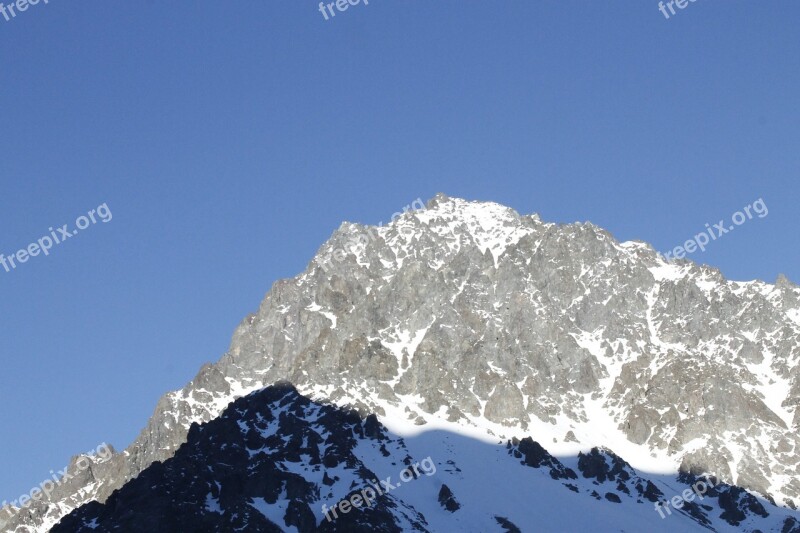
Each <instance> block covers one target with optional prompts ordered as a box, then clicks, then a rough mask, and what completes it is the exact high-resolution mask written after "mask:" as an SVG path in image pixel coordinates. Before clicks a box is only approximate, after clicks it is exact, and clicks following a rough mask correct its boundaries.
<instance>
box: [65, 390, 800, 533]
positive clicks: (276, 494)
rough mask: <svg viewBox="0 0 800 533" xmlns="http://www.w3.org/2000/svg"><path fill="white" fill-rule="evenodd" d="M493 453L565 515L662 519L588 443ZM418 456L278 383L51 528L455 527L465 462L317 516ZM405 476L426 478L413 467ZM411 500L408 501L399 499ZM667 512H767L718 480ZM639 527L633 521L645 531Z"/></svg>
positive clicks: (650, 498)
mask: <svg viewBox="0 0 800 533" xmlns="http://www.w3.org/2000/svg"><path fill="white" fill-rule="evenodd" d="M458 438H459V439H467V438H466V437H463V436H458ZM467 440H468V439H467ZM453 445H456V446H459V445H460V446H461V448H464V447H467V446H466V443H465V442H458V441H456V442H454V443H453ZM492 448H493V447H492V446H490V445H487V446H486V448H485V451H486V455H487V458H488V456H489V455H490V454H491V452H493V451H494V450H493V449H492ZM496 448H499V449H500V450H501V451H502V453H501V454H500V455H501V456H503V457H506V458H507V460H508V461H509V464H512V463H513V464H516V465H517V466H515V467H512V468H518V469H522V470H523V471H524V472H523V473H529V472H531V469H533V470H535V472H534V474H536V477H535V478H533V479H534V481H535V482H536V486H537V487H538V486H539V485H542V484H543V485H545V486H546V488H547V489H548V490H550V491H552V492H553V493H554V494H556V495H557V496H558V497H562V496H563V511H565V510H566V509H570V508H574V507H575V506H576V504H580V502H587V501H588V502H589V503H591V504H592V505H596V504H600V505H603V506H605V507H606V508H607V510H606V511H604V512H612V513H613V512H625V511H624V510H622V507H621V506H620V505H619V504H620V502H623V501H624V502H625V503H627V504H634V503H635V504H638V505H636V507H640V508H646V509H647V513H649V514H651V515H652V516H651V517H649V519H650V520H652V521H654V522H657V523H660V521H661V519H660V518H659V517H658V515H657V514H656V513H654V512H653V511H652V507H653V503H652V502H655V501H659V500H664V499H665V497H664V494H663V493H662V492H661V491H660V490H659V489H658V488H656V486H655V485H654V484H653V483H652V482H651V481H650V480H648V479H646V478H645V477H644V476H643V475H642V474H640V473H637V472H636V471H635V470H634V469H633V468H631V467H630V465H628V463H626V462H625V461H624V460H622V459H621V458H619V457H617V456H616V455H614V454H613V452H611V451H609V450H604V449H597V448H595V449H593V450H591V452H590V453H588V454H581V456H580V457H579V458H577V463H576V465H577V470H578V472H576V471H575V470H573V469H571V468H569V467H567V466H565V465H564V464H563V463H562V461H560V460H559V459H557V458H555V457H553V456H552V455H550V454H549V453H548V452H547V450H545V449H544V448H543V447H542V446H541V445H540V444H539V443H538V442H536V441H534V440H533V439H531V438H525V439H522V440H517V439H514V440H512V441H509V442H507V443H506V445H505V446H500V445H498V446H497V447H496ZM376 458H377V459H380V460H383V461H388V462H386V463H383V464H384V466H382V467H381V468H382V470H381V471H373V470H372V469H371V468H370V467H369V466H368V464H379V463H376V460H377V459H376ZM419 460H420V458H419V457H412V456H411V454H410V453H409V448H408V447H407V446H406V442H405V440H404V439H402V438H398V437H396V436H393V435H392V434H390V432H389V431H388V430H387V429H386V428H385V427H384V426H383V425H382V424H381V423H380V422H379V421H378V419H377V417H375V416H374V415H368V416H366V417H362V416H361V415H359V413H358V412H356V411H354V410H350V409H343V408H339V407H335V406H332V405H327V404H321V403H318V402H315V401H313V400H311V399H309V398H307V397H305V396H303V395H301V394H299V393H298V391H297V390H296V389H295V387H294V386H292V385H291V384H289V383H286V382H282V383H278V384H276V385H273V386H270V387H267V388H265V389H262V390H260V391H258V392H254V393H252V394H250V395H248V396H245V397H243V398H240V399H238V400H236V401H234V402H232V403H231V404H230V405H229V406H228V408H227V409H226V410H225V411H224V412H223V414H222V415H221V416H220V417H218V418H216V419H214V420H212V421H210V422H208V423H206V424H202V425H198V424H194V425H193V426H192V427H191V429H190V430H189V434H188V440H187V442H186V443H185V444H184V445H182V446H181V447H180V448H179V449H178V451H177V452H176V453H175V455H174V457H172V458H170V459H168V460H166V461H164V462H155V463H153V464H152V465H151V466H150V467H148V468H147V469H145V470H144V471H143V472H142V473H141V474H140V475H139V476H138V477H137V478H135V479H133V480H131V481H130V482H128V483H127V484H125V485H124V486H123V487H122V488H121V489H119V490H117V491H115V492H114V493H113V494H112V495H111V496H110V497H109V498H108V500H107V501H106V502H105V504H101V503H98V502H92V503H89V504H87V505H84V506H83V507H81V508H79V509H77V510H75V511H74V512H72V513H71V514H69V515H68V516H66V517H65V518H63V519H62V520H61V522H60V523H59V524H57V525H56V526H55V527H54V528H53V529H52V530H51V531H52V532H54V533H67V532H69V533H75V532H95V533H97V532H107V531H108V532H111V531H117V532H118V531H125V532H147V533H159V532H228V531H244V532H280V531H287V530H288V531H299V532H301V533H304V532H315V531H319V532H332V531H343V532H344V531H347V532H356V533H358V532H364V533H367V532H373V531H377V532H400V531H443V530H442V529H441V524H442V523H448V522H442V520H451V521H452V522H451V523H452V527H451V528H450V529H448V530H449V531H463V530H464V529H463V526H464V523H463V522H460V521H459V514H460V513H461V514H463V513H464V512H465V511H467V512H474V511H475V509H471V510H470V509H464V507H463V506H462V505H461V504H460V503H459V502H460V496H459V494H458V493H456V492H454V491H453V490H451V488H450V487H449V486H448V485H446V484H445V481H447V480H448V479H449V478H447V477H446V476H447V475H458V474H459V473H461V472H462V471H461V468H465V467H466V466H465V465H464V464H461V465H460V466H459V465H456V464H441V463H440V465H439V466H440V468H439V470H438V473H437V474H438V475H433V476H432V477H431V478H430V480H429V481H431V482H432V483H433V486H434V492H432V493H431V494H430V496H429V497H428V499H429V500H430V502H429V503H430V505H427V504H426V503H425V502H424V501H423V503H422V504H420V503H419V502H420V497H418V496H419V493H417V492H415V491H417V490H419V491H422V490H423V489H422V487H423V485H422V482H421V481H417V480H412V481H410V482H409V484H414V483H417V484H418V485H416V486H407V487H403V489H402V490H395V491H386V492H385V493H383V494H380V495H377V496H376V498H375V500H374V502H371V505H370V506H369V507H366V506H361V507H359V508H353V509H351V510H350V512H348V513H342V512H340V513H338V516H337V517H336V518H335V519H332V520H327V519H326V518H325V515H324V514H323V511H322V510H321V509H322V505H323V504H326V505H327V508H331V507H333V506H335V505H336V504H337V503H338V502H339V501H340V500H342V499H344V498H348V499H349V498H351V496H352V495H353V494H357V493H358V492H359V491H360V490H361V489H362V488H363V487H368V486H371V483H370V482H372V481H374V480H380V479H384V478H386V475H387V474H388V473H391V472H397V471H400V470H401V469H403V468H404V466H405V467H407V466H410V465H412V464H414V462H415V461H419ZM448 463H452V461H448ZM389 464H391V465H396V468H395V470H393V471H389V472H386V471H383V468H390V467H388V466H385V465H389ZM391 468H394V467H391ZM428 474H429V472H426V473H425V475H426V476H427V475H428ZM414 477H415V478H417V477H419V478H423V477H424V476H422V475H421V474H419V473H417V474H415V475H414ZM504 481H505V480H503V479H487V480H486V483H487V485H488V486H490V487H493V486H496V487H497V489H496V490H508V489H510V490H522V491H524V490H526V489H528V488H531V487H503V483H504ZM674 481H675V483H685V484H681V488H686V487H687V486H688V484H689V483H691V482H692V481H694V479H689V477H687V479H684V480H674ZM375 485H377V483H375ZM398 485H399V484H398ZM417 487H419V489H417ZM491 490H495V489H493V488H492V489H491ZM576 493H577V494H576ZM412 495H414V496H415V497H416V499H414V502H415V503H412V501H411V500H410V499H408V498H407V497H408V496H412ZM600 495H602V497H600ZM425 497H427V496H423V497H422V498H423V500H424V498H425ZM412 499H413V498H412ZM590 500H594V501H590ZM530 505H531V506H532V507H533V508H534V509H535V507H536V506H537V505H539V503H538V502H537V500H536V499H532V500H531V502H530ZM767 505H769V504H767ZM480 511H485V513H486V515H488V516H491V517H492V519H493V520H495V521H496V523H497V524H498V531H520V530H525V528H523V529H519V528H518V526H517V525H516V524H518V523H520V522H519V518H520V516H521V517H523V518H524V517H525V513H526V512H528V511H529V510H526V509H519V511H518V512H519V513H520V514H519V515H518V516H505V514H504V513H501V512H499V510H495V509H490V508H486V509H481V510H480ZM673 513H675V516H671V517H670V520H673V521H674V522H672V525H673V526H674V527H675V528H676V530H677V529H681V528H682V527H684V526H687V525H693V526H695V527H697V526H700V527H705V528H708V529H713V528H711V527H710V524H711V523H712V522H711V520H710V517H712V516H713V517H720V516H721V517H722V518H723V519H725V520H726V521H727V522H728V523H729V524H731V525H736V524H738V523H739V522H740V521H741V520H744V519H746V518H750V517H757V516H764V517H766V516H768V512H767V511H766V509H765V508H764V507H763V506H762V505H761V503H759V501H758V500H757V499H756V498H755V497H753V496H752V495H750V494H749V493H747V492H746V491H744V490H742V489H739V488H737V487H729V486H724V487H721V486H717V487H716V488H715V490H714V493H713V494H711V493H709V497H707V498H706V499H705V500H704V501H703V504H702V505H692V506H688V507H687V508H685V510H684V511H678V510H673ZM434 514H436V516H434ZM426 515H427V516H426ZM443 516H446V517H447V518H442V517H443ZM433 518H435V519H436V520H431V519H433ZM434 523H436V524H439V527H438V528H437V527H434V525H433V524H434ZM646 526H647V524H646V523H643V524H642V527H643V528H646ZM782 526H783V531H784V533H787V532H792V533H797V532H798V531H800V523H799V522H797V521H795V520H794V519H792V518H787V519H786V521H785V522H784V523H783V524H782Z"/></svg>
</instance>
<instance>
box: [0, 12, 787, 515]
mask: <svg viewBox="0 0 800 533" xmlns="http://www.w3.org/2000/svg"><path fill="white" fill-rule="evenodd" d="M317 5H318V3H317V2H312V1H307V0H291V1H283V2H278V1H275V0H265V1H258V2H256V1H252V0H250V1H244V0H240V1H233V2H224V3H223V2H207V1H189V0H175V1H169V2H167V1H162V2H154V1H147V2H100V1H93V2H87V1H82V2H75V1H67V0H50V1H49V4H47V5H45V4H43V3H41V2H40V3H39V4H38V5H37V6H32V7H30V8H29V9H28V10H27V11H25V12H24V13H20V14H19V15H18V16H17V17H16V18H14V19H12V20H11V21H10V22H5V20H4V19H2V18H0V87H2V89H0V94H2V100H1V101H0V128H2V129H1V130H0V131H1V132H2V142H0V179H2V194H0V228H2V229H1V231H0V253H4V254H6V255H9V254H13V253H14V252H15V251H16V250H18V249H20V248H23V247H26V246H27V245H28V244H29V243H31V242H34V241H35V240H37V239H38V238H39V237H41V236H43V235H45V234H47V233H48V228H49V227H51V226H53V227H58V226H60V225H62V224H64V223H73V221H74V220H75V219H76V218H77V217H78V216H79V215H81V214H83V213H85V212H87V211H89V210H91V209H93V208H96V207H97V206H98V205H100V204H102V203H104V202H105V203H107V204H108V207H109V208H110V210H111V212H112V213H113V220H112V221H111V222H109V223H107V224H103V223H98V224H97V225H95V226H92V227H91V228H90V229H87V230H86V231H85V232H83V233H81V234H79V235H77V236H76V237H73V238H72V239H70V240H69V241H67V242H64V243H63V244H61V245H59V246H56V247H54V249H53V250H52V251H51V253H50V255H49V256H47V257H44V256H42V255H39V256H38V257H35V258H32V259H30V260H29V261H28V262H27V263H25V264H23V265H20V267H19V268H17V269H16V270H13V271H12V272H9V273H6V272H5V271H4V270H2V269H1V268H0V339H2V342H0V356H2V361H1V364H2V372H0V406H2V409H1V410H0V428H2V429H1V431H2V436H1V438H0V501H2V500H3V499H8V500H12V499H14V498H16V497H17V496H19V495H20V494H21V493H22V492H23V491H29V490H30V489H31V488H32V487H33V486H35V485H36V484H38V483H39V482H41V481H42V480H44V479H46V478H47V477H48V475H49V471H50V470H51V469H53V470H56V469H61V468H62V467H63V466H64V465H65V464H66V463H67V461H68V459H69V457H70V456H71V455H72V454H73V453H77V452H82V451H86V450H89V449H91V448H94V447H96V446H98V445H99V444H100V443H102V442H104V441H107V442H109V443H112V444H114V445H115V446H116V447H117V448H123V447H125V446H127V445H128V444H129V443H130V442H131V441H132V440H133V439H134V438H135V436H136V434H137V433H138V432H139V430H140V429H141V428H142V427H143V425H144V423H145V421H146V419H147V418H148V417H149V416H150V414H151V413H152V410H153V408H154V407H155V404H156V400H157V399H158V397H159V396H160V395H162V394H163V393H165V392H167V391H168V390H171V389H175V388H179V387H181V386H183V385H184V384H185V383H186V382H188V381H189V380H190V379H191V378H192V377H193V376H194V375H195V373H196V371H197V370H198V369H199V368H200V366H201V365H202V363H204V362H206V361H215V360H217V359H218V358H219V357H220V356H221V355H222V353H223V352H224V351H225V349H226V348H227V346H228V342H229V339H230V336H231V333H232V332H233V329H234V327H235V326H236V325H237V323H238V322H239V321H240V320H241V319H242V318H243V317H244V316H245V315H246V314H247V313H248V312H250V311H253V310H255V309H256V308H257V306H258V304H259V302H260V300H261V299H262V298H263V296H264V294H265V293H266V292H267V290H268V289H269V288H270V286H271V284H272V283H273V282H274V281H275V280H276V279H278V278H282V277H289V276H293V275H295V274H296V273H298V272H300V271H302V270H303V269H304V268H305V266H306V264H307V263H308V261H309V260H310V259H311V258H312V256H313V255H314V253H315V251H316V250H317V249H318V248H319V246H320V245H321V244H322V243H323V242H324V240H325V239H326V238H328V237H329V236H330V234H331V233H332V232H333V231H334V229H335V228H336V227H338V226H339V224H340V222H341V221H342V220H349V221H357V222H366V223H373V224H376V223H378V222H380V221H387V220H388V219H389V217H390V216H391V214H392V213H393V212H395V211H397V210H398V209H400V208H402V207H403V206H404V205H406V204H409V203H410V202H412V201H413V200H414V199H415V198H417V197H422V198H423V199H428V198H430V197H431V196H433V195H434V194H435V193H436V192H439V191H441V192H445V193H447V194H449V195H451V196H459V197H464V198H468V199H481V200H494V201H498V202H501V203H504V204H507V205H510V206H512V207H514V208H515V209H517V210H518V211H520V212H523V213H531V212H538V213H540V214H541V215H542V217H543V218H544V219H546V220H549V221H557V222H572V221H576V220H591V221H593V222H595V223H597V224H598V225H601V226H603V227H605V228H607V229H608V230H610V231H611V232H612V233H613V234H614V235H615V236H616V237H617V238H619V239H621V240H628V239H642V240H646V241H650V242H652V243H654V244H655V245H656V247H657V248H658V249H659V250H664V251H666V250H667V249H669V248H672V247H674V246H676V245H678V244H681V243H682V242H684V241H685V240H686V239H688V238H690V237H691V236H692V235H694V234H696V233H698V232H699V231H702V230H703V229H704V224H705V223H706V222H710V223H715V222H716V221H718V220H719V219H721V218H726V219H727V218H729V217H730V216H731V214H732V213H733V212H735V211H736V210H738V209H740V208H741V207H743V206H744V205H747V204H749V203H751V202H753V201H755V200H756V199H758V198H760V197H762V198H763V199H764V201H765V202H766V204H767V206H768V208H769V215H768V216H767V217H766V218H763V219H758V218H756V219H754V220H753V221H749V222H747V223H746V224H744V225H743V226H741V227H739V228H737V229H736V231H734V232H733V233H731V234H728V235H726V236H725V237H724V238H723V239H720V240H718V241H716V242H714V243H713V244H712V245H711V246H710V247H709V249H708V251H707V252H705V253H703V254H698V253H695V254H693V256H692V258H693V259H695V260H699V261H702V262H705V263H709V264H713V265H716V266H718V267H720V268H721V269H722V271H723V273H725V274H726V275H727V276H728V277H731V278H734V279H739V280H748V279H753V278H760V279H764V280H767V281H770V282H771V281H773V280H774V279H775V277H776V276H777V274H778V273H780V272H784V273H786V274H787V275H788V276H789V277H790V279H793V280H795V281H798V280H800V261H799V260H800V252H798V216H797V214H798V197H799V195H798V193H799V192H800V186H798V178H799V177H800V131H799V128H798V124H800V37H798V21H800V3H798V2H797V1H796V0H783V1H769V0H767V1H758V2H756V1H750V2H744V1H733V0H725V1H712V0H698V1H697V2H695V3H692V4H690V5H689V7H687V8H686V9H684V10H682V11H679V12H678V13H677V15H675V16H674V17H672V18H671V19H670V20H667V19H665V18H664V16H663V15H662V14H661V13H660V12H659V11H658V7H657V2H655V1H652V0H626V1H623V0H617V1H602V2H590V1H585V0H581V1H577V0H571V1H570V0H553V1H528V0H526V1H521V0H520V1H505V2H478V1H464V0H436V1H422V0H417V1H414V2H411V1H397V0H371V1H370V3H369V5H368V6H365V5H363V4H360V5H357V6H355V7H352V8H350V9H349V10H348V11H346V12H344V13H340V14H339V15H337V16H336V18H335V19H332V20H328V21H325V20H324V19H323V17H322V15H321V14H320V12H319V11H318V10H317Z"/></svg>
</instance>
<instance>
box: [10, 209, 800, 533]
mask: <svg viewBox="0 0 800 533" xmlns="http://www.w3.org/2000/svg"><path fill="white" fill-rule="evenodd" d="M798 361H800V288H798V287H797V286H796V285H794V284H793V283H791V282H790V281H789V280H787V279H786V278H785V277H783V276H781V277H779V278H778V280H777V281H776V283H775V284H768V283H764V282H761V281H750V282H736V281H729V280H726V279H725V278H724V277H723V276H722V275H721V273H720V272H719V271H718V270H716V269H714V268H712V267H708V266H703V265H697V264H695V263H692V262H690V261H685V260H678V261H670V262H668V261H666V260H664V259H663V258H662V257H660V256H659V255H658V253H657V252H656V251H655V250H654V249H653V248H652V247H651V246H649V245H648V244H646V243H643V242H622V243H620V242H618V241H616V240H615V239H614V238H613V237H612V236H611V235H610V234H609V233H608V232H606V231H605V230H603V229H601V228H599V227H597V226H595V225H593V224H591V223H575V224H553V223H547V222H543V221H542V220H541V219H540V218H539V217H538V216H536V215H526V216H522V215H519V214H518V213H516V212H515V211H513V210H512V209H509V208H506V207H503V206H501V205H498V204H494V203H483V202H468V201H465V200H460V199H455V198H449V197H447V196H444V195H437V196H436V197H435V198H433V199H432V200H431V201H429V202H428V204H427V205H426V207H425V208H424V209H418V210H414V211H407V212H405V213H404V214H402V216H399V217H397V218H396V219H395V220H394V221H393V222H392V223H391V224H388V225H386V226H381V227H368V226H362V225H359V224H349V223H345V224H343V225H342V226H341V227H340V228H339V229H338V230H337V231H336V232H335V233H334V234H333V236H332V237H331V238H330V239H329V240H328V242H326V243H325V244H324V245H323V246H322V248H321V249H320V250H319V252H318V253H317V255H316V256H315V257H314V259H313V260H312V261H311V263H310V264H309V265H308V267H307V268H306V270H305V271H304V272H303V273H301V274H300V275H299V276H297V277H296V278H293V279H289V280H281V281H278V282H276V283H275V284H274V286H273V287H272V289H271V290H270V291H269V293H268V294H267V295H266V297H265V298H264V300H263V302H262V303H261V305H260V307H259V309H258V311H257V312H255V313H254V314H252V315H250V316H248V317H247V318H246V319H245V320H244V321H243V322H242V324H241V325H240V326H239V327H238V328H237V330H236V332H235V333H234V336H233V340H232V342H231V345H230V349H229V350H228V352H227V353H225V354H224V355H223V357H222V358H221V359H220V360H219V361H218V362H217V363H215V364H209V365H206V366H205V367H203V368H202V369H201V370H200V372H199V373H198V375H197V376H196V377H195V379H194V380H192V381H191V382H190V383H189V384H188V385H186V387H184V388H183V389H182V390H180V391H175V392H171V393H169V394H167V395H165V396H164V397H162V398H161V400H160V401H159V402H158V405H157V407H156V410H155V413H154V415H153V417H152V418H151V419H150V421H149V422H148V423H147V425H146V427H145V428H144V430H143V431H142V432H141V434H140V435H139V437H138V438H137V439H136V441H135V442H134V443H133V444H131V445H130V446H129V447H128V448H127V449H125V450H124V451H122V452H119V453H116V454H114V455H113V456H112V457H111V458H109V459H107V460H104V461H102V462H99V461H98V462H97V463H96V464H92V466H91V467H90V468H89V469H86V470H85V471H82V472H81V473H80V475H76V476H75V477H73V478H72V479H70V480H69V482H68V483H65V484H63V485H62V486H61V487H59V488H58V489H57V490H56V491H54V492H53V494H52V497H51V498H50V499H49V500H48V501H40V502H34V503H33V504H32V505H30V506H29V507H27V508H25V509H21V510H14V509H12V510H8V509H7V511H10V512H6V513H0V528H2V529H1V530H2V531H15V532H33V531H37V532H39V531H41V532H44V531H50V530H51V529H53V530H54V531H84V530H86V531H88V530H95V531H112V530H113V531H303V532H304V531H407V530H418V531H444V532H448V531H476V532H477V531H481V532H482V531H564V530H579V529H580V528H583V527H591V528H593V529H594V530H600V531H619V530H627V531H633V530H648V531H659V530H664V531H676V530H693V529H697V530H708V529H712V530H717V531H738V530H751V531H753V530H760V531H782V532H783V533H788V532H790V531H791V532H797V531H800V512H798V511H797V510H796V509H797V505H800V437H798V429H800V409H799V408H798V406H799V405H800V365H798ZM276 383H279V384H278V385H275V384H276ZM98 439H102V436H98ZM423 459H429V464H432V465H435V470H436V471H435V473H432V474H431V475H428V474H427V473H419V472H414V475H413V481H411V480H409V481H408V482H407V483H405V484H403V485H402V486H399V487H397V488H395V489H394V490H388V491H384V493H383V494H382V495H380V496H379V497H377V498H376V499H375V501H374V502H372V505H371V506H366V505H363V506H361V507H359V508H357V509H350V511H351V512H352V514H351V512H347V513H344V512H341V511H342V509H341V507H338V509H339V512H338V516H337V517H336V518H333V519H332V520H328V518H327V517H328V516H331V515H330V514H328V515H326V514H325V511H323V507H322V505H325V506H326V508H328V509H331V508H333V507H334V506H336V505H337V504H339V503H340V502H341V501H342V500H343V499H345V498H351V496H352V494H353V491H356V492H357V491H360V490H364V487H366V486H372V485H370V483H371V482H373V481H376V480H378V479H384V478H385V477H386V476H390V475H391V476H393V478H394V479H398V478H397V476H398V472H399V471H400V468H405V467H409V465H412V466H413V465H416V464H417V463H419V464H422V463H420V461H422V460H423ZM698 480H702V481H703V485H704V486H707V487H708V490H707V491H705V493H704V494H697V493H696V491H695V493H694V494H695V496H696V497H691V494H689V497H691V499H692V500H693V501H688V500H689V497H687V496H686V495H687V492H686V491H689V492H691V490H690V487H692V486H696V485H697V482H698ZM376 488H380V486H379V485H376ZM681 494H683V495H684V496H682V498H686V502H685V503H681V502H677V500H675V499H673V498H674V497H676V496H677V497H679V498H678V499H680V495H681ZM701 496H702V497H701ZM664 501H671V502H673V503H669V504H666V505H665V504H663V502H664ZM674 502H677V503H678V504H679V505H676V503H674ZM362 503H363V502H362ZM665 507H666V509H665ZM659 509H660V510H659ZM662 515H664V516H663V517H662ZM9 516H10V518H8V517H9ZM59 522H60V523H59ZM176 524H177V525H176ZM181 524H183V526H182V525H181ZM184 526H185V527H184ZM182 527H184V529H181V528H182Z"/></svg>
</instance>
